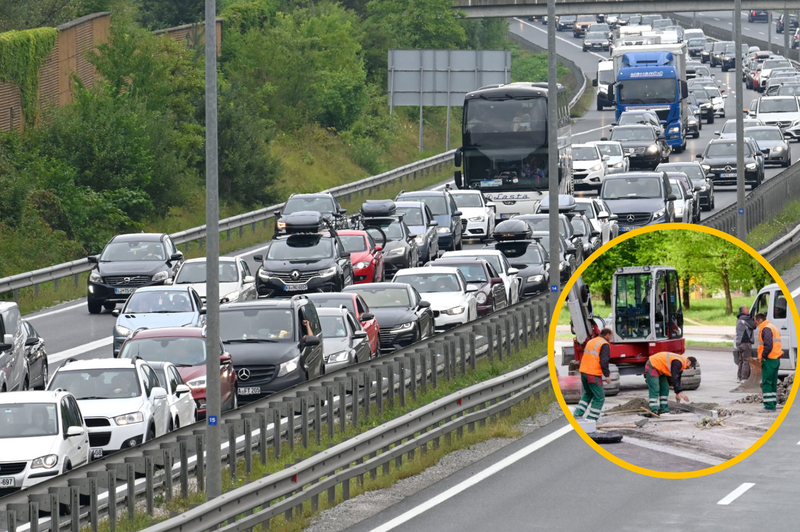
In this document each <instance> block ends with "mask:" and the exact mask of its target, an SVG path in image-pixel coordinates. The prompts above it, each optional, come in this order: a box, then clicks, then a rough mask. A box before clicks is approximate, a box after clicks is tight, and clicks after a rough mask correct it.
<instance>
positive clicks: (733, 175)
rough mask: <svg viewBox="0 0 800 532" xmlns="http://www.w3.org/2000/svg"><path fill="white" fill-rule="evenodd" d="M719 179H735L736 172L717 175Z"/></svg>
mask: <svg viewBox="0 0 800 532" xmlns="http://www.w3.org/2000/svg"><path fill="white" fill-rule="evenodd" d="M719 176H720V177H736V172H734V173H732V174H719Z"/></svg>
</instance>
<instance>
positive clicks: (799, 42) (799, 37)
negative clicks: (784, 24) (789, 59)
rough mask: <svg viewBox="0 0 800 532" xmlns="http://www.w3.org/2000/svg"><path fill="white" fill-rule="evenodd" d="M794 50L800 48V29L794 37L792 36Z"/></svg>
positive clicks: (795, 32) (795, 31)
mask: <svg viewBox="0 0 800 532" xmlns="http://www.w3.org/2000/svg"><path fill="white" fill-rule="evenodd" d="M791 42H792V49H794V48H800V28H798V29H796V30H794V35H792V39H791Z"/></svg>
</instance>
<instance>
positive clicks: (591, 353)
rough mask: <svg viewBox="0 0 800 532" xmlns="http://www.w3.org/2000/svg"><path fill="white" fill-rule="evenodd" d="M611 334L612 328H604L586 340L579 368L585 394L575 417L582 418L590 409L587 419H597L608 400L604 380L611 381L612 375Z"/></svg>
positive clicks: (574, 413)
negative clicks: (610, 366) (598, 333)
mask: <svg viewBox="0 0 800 532" xmlns="http://www.w3.org/2000/svg"><path fill="white" fill-rule="evenodd" d="M611 335H612V332H611V329H603V330H602V331H600V336H597V337H595V338H592V339H591V340H589V341H588V342H586V347H585V348H584V350H583V357H581V366H580V368H579V371H580V373H581V388H582V389H583V395H581V400H580V402H579V403H578V407H577V408H576V409H575V411H574V412H573V413H572V414H573V415H574V416H575V419H578V418H582V417H583V415H584V414H585V413H586V410H587V409H588V410H589V415H587V416H586V419H587V420H589V421H597V419H598V418H599V417H600V412H601V411H602V410H603V403H605V402H606V393H605V392H604V391H603V382H604V381H605V382H606V383H608V382H610V379H609V377H610V375H611V373H610V372H609V370H608V361H609V359H610V358H611V347H610V346H609V342H610V341H611ZM590 403H591V404H590Z"/></svg>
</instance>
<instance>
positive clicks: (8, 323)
mask: <svg viewBox="0 0 800 532" xmlns="http://www.w3.org/2000/svg"><path fill="white" fill-rule="evenodd" d="M25 330H26V329H25V326H24V324H23V320H22V315H21V314H20V311H19V307H18V306H17V304H16V303H12V302H5V301H0V392H14V391H18V390H19V391H21V390H27V389H28V388H30V387H31V375H30V368H29V367H28V363H27V362H28V361H27V357H26V353H25V347H26V346H25V337H26V334H25ZM0 487H2V486H0Z"/></svg>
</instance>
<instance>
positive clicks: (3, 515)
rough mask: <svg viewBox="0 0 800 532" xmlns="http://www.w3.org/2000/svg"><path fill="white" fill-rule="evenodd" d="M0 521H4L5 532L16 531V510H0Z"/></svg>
mask: <svg viewBox="0 0 800 532" xmlns="http://www.w3.org/2000/svg"><path fill="white" fill-rule="evenodd" d="M0 522H2V523H5V525H6V531H7V532H17V512H0Z"/></svg>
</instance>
